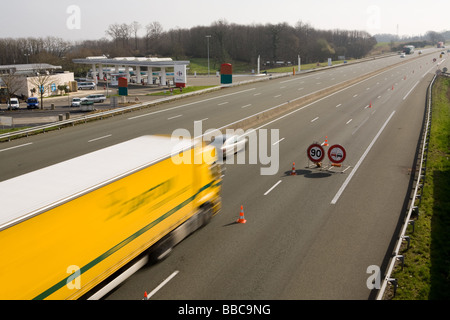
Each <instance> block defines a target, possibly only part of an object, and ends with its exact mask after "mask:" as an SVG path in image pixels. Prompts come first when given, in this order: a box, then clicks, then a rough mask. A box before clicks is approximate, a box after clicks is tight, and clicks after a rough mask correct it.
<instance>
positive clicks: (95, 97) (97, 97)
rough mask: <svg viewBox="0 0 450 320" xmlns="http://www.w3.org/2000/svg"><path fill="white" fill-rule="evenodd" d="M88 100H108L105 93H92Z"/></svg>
mask: <svg viewBox="0 0 450 320" xmlns="http://www.w3.org/2000/svg"><path fill="white" fill-rule="evenodd" d="M86 99H87V100H90V101H93V102H94V103H97V102H103V101H105V100H106V97H105V95H104V94H91V95H88V96H87V97H86Z"/></svg>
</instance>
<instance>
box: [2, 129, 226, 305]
mask: <svg viewBox="0 0 450 320" xmlns="http://www.w3.org/2000/svg"><path fill="white" fill-rule="evenodd" d="M180 156H182V157H180ZM175 158H176V160H177V161H174V159H175ZM180 159H183V161H180ZM186 159H188V161H186ZM189 159H190V160H192V161H189ZM215 159H216V158H215V150H213V147H211V146H206V145H203V144H202V142H198V141H194V140H177V141H173V139H171V138H170V137H166V136H143V137H139V138H136V139H132V140H129V141H127V142H123V143H119V144H117V145H113V146H111V147H108V148H105V149H101V150H98V151H95V152H92V153H89V154H86V155H83V156H80V157H77V158H73V159H71V160H68V161H65V162H61V163H58V164H55V165H52V166H49V167H46V168H43V169H40V170H37V171H34V172H31V173H27V174H24V175H21V176H18V177H15V178H12V179H9V180H6V181H3V182H0V195H1V199H2V200H1V202H0V210H1V211H0V299H2V300H5V299H8V300H12V299H20V300H31V299H37V300H39V299H56V300H60V299H79V298H82V299H85V298H86V297H89V295H90V294H92V293H93V291H95V290H97V289H98V288H99V286H101V285H103V284H104V283H105V279H108V281H110V279H111V278H114V277H115V275H116V274H117V273H120V272H122V270H123V269H124V268H126V267H127V266H129V265H130V264H131V263H133V261H136V260H137V259H139V258H140V257H142V256H143V255H147V254H148V253H149V252H150V251H153V252H158V253H159V254H161V255H163V254H164V253H165V252H167V251H169V250H170V249H171V248H172V247H173V246H174V245H176V244H177V243H178V242H179V241H181V240H182V238H183V237H185V236H187V235H188V234H190V233H191V232H193V231H194V230H195V229H198V228H199V227H201V226H203V225H204V224H206V223H207V222H208V221H209V220H210V218H211V217H212V216H214V215H215V214H216V213H218V212H219V210H220V206H221V199H220V188H221V168H220V166H219V165H217V164H216V163H215V162H214V160H215ZM94 289H95V290H94Z"/></svg>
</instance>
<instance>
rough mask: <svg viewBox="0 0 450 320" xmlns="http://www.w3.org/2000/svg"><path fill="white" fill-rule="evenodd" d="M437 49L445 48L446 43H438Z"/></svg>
mask: <svg viewBox="0 0 450 320" xmlns="http://www.w3.org/2000/svg"><path fill="white" fill-rule="evenodd" d="M437 47H438V48H445V46H444V42H442V41H439V42H438V43H437Z"/></svg>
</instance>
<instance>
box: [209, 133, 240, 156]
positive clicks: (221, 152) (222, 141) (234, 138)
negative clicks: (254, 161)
mask: <svg viewBox="0 0 450 320" xmlns="http://www.w3.org/2000/svg"><path fill="white" fill-rule="evenodd" d="M246 144H247V139H246V138H245V137H242V136H239V135H226V134H225V135H220V136H217V137H215V138H214V140H213V141H212V142H211V145H212V146H214V147H215V148H216V150H217V157H218V159H219V161H220V159H225V158H226V157H229V156H233V155H234V154H235V153H238V152H239V151H241V150H245V145H246Z"/></svg>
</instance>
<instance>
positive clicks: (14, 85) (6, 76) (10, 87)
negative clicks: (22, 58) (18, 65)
mask: <svg viewBox="0 0 450 320" xmlns="http://www.w3.org/2000/svg"><path fill="white" fill-rule="evenodd" d="M0 78H1V80H2V81H1V82H3V85H4V86H5V88H6V94H5V99H6V103H9V101H10V100H11V98H12V97H13V96H14V95H16V93H17V92H18V91H19V90H20V88H21V86H22V79H21V77H20V76H19V75H17V74H16V69H15V68H11V69H9V70H5V72H2V73H1V74H0Z"/></svg>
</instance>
